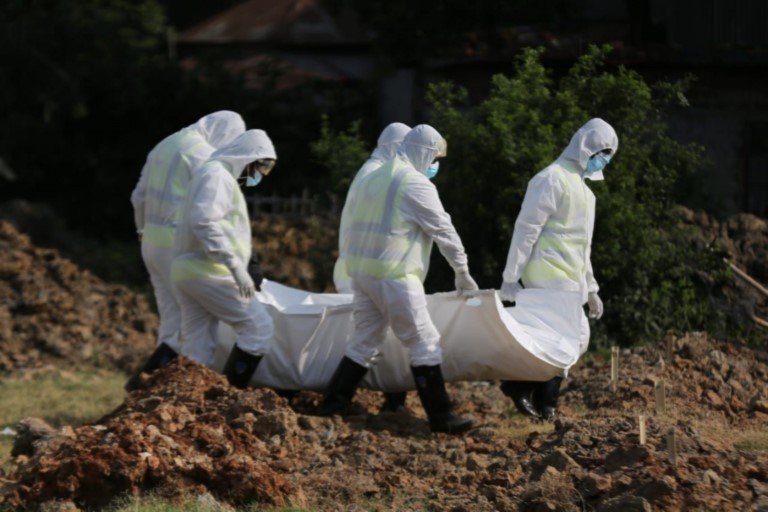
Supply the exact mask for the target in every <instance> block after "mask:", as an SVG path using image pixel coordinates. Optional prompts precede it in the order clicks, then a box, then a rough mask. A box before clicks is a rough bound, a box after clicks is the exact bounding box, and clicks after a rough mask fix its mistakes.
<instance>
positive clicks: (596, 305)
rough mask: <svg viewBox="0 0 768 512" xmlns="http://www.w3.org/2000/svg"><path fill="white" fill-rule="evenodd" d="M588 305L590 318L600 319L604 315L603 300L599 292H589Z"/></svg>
mask: <svg viewBox="0 0 768 512" xmlns="http://www.w3.org/2000/svg"><path fill="white" fill-rule="evenodd" d="M587 305H588V306H589V318H594V319H595V320H600V318H601V317H602V316H603V301H602V300H600V296H599V295H598V294H597V292H589V295H587Z"/></svg>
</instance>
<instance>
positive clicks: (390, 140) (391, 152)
mask: <svg viewBox="0 0 768 512" xmlns="http://www.w3.org/2000/svg"><path fill="white" fill-rule="evenodd" d="M409 131H411V127H410V126H408V125H406V124H403V123H392V124H390V125H388V126H387V127H386V128H384V130H382V132H381V135H379V140H378V142H377V145H376V149H375V150H373V153H371V156H370V158H368V160H366V161H365V163H364V164H363V166H362V167H361V168H360V170H359V171H357V174H355V177H354V179H352V183H351V184H350V185H349V191H348V192H347V199H346V201H345V202H344V208H343V209H342V210H341V222H340V224H339V258H338V259H337V260H336V265H335V266H334V267H333V284H334V285H335V286H336V291H337V292H338V293H352V281H351V279H350V277H349V274H347V262H346V256H345V255H346V243H347V233H348V232H349V222H350V221H349V216H350V211H351V210H352V209H353V207H354V204H355V201H356V200H357V187H358V185H359V184H360V181H361V180H362V179H363V178H365V177H366V176H368V175H369V174H371V173H372V172H373V171H375V170H376V169H378V168H379V167H381V166H382V165H384V164H385V163H386V162H388V161H389V160H392V159H393V158H394V157H395V154H396V153H397V148H398V147H399V146H400V143H401V142H403V139H404V138H405V136H406V135H407V134H408V132H409Z"/></svg>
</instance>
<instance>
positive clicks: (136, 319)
mask: <svg viewBox="0 0 768 512" xmlns="http://www.w3.org/2000/svg"><path fill="white" fill-rule="evenodd" d="M0 255H1V256H0V373H2V372H8V371H12V370H16V369H21V368H24V369H34V368H39V367H42V366H44V365H46V364H48V363H52V362H56V364H57V365H58V366H67V365H69V366H77V367H83V366H84V365H87V366H91V367H93V366H98V367H105V368H117V369H122V370H131V369H133V368H135V366H136V365H137V364H138V362H139V360H140V359H141V358H143V357H145V356H146V354H147V353H148V352H150V351H151V350H152V347H153V345H154V343H155V339H156V330H157V316H156V315H155V314H154V313H153V312H152V311H151V309H150V306H149V303H148V302H147V300H146V298H145V297H144V296H143V295H140V294H136V293H133V292H131V291H130V290H129V289H128V288H126V287H125V286H119V285H113V284H108V283H105V282H103V281H102V280H100V279H98V278H97V277H95V276H94V275H92V274H91V273H90V272H88V271H83V270H81V269H79V268H78V267H77V266H76V265H75V264H74V263H72V262H71V261H69V260H68V259H65V258H62V257H61V256H60V254H59V252H58V251H56V250H54V249H41V248H38V247H35V246H34V245H32V243H31V242H30V240H29V237H27V236H26V235H24V234H21V233H19V232H18V231H17V230H16V229H15V228H14V227H13V226H12V225H11V224H9V223H7V222H4V221H0Z"/></svg>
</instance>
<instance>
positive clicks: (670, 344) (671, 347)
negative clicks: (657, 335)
mask: <svg viewBox="0 0 768 512" xmlns="http://www.w3.org/2000/svg"><path fill="white" fill-rule="evenodd" d="M666 342H667V344H666V345H667V346H666V349H667V350H666V352H667V354H666V359H667V364H672V355H673V354H674V352H675V338H674V336H667V339H666Z"/></svg>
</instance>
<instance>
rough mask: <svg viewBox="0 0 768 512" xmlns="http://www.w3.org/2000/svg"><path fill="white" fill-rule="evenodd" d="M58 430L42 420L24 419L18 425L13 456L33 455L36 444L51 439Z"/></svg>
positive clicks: (12, 451)
mask: <svg viewBox="0 0 768 512" xmlns="http://www.w3.org/2000/svg"><path fill="white" fill-rule="evenodd" d="M55 434H56V430H55V429H54V428H53V427H51V426H50V425H49V424H48V423H46V422H45V420H42V419H40V418H24V419H23V420H21V421H20V422H19V423H18V424H17V425H16V437H15V438H14V440H13V449H12V450H11V455H13V456H14V457H17V456H19V455H33V454H34V453H35V450H36V446H35V445H36V444H37V443H38V442H40V441H45V440H48V439H50V438H51V437H53V436H54V435H55Z"/></svg>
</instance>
